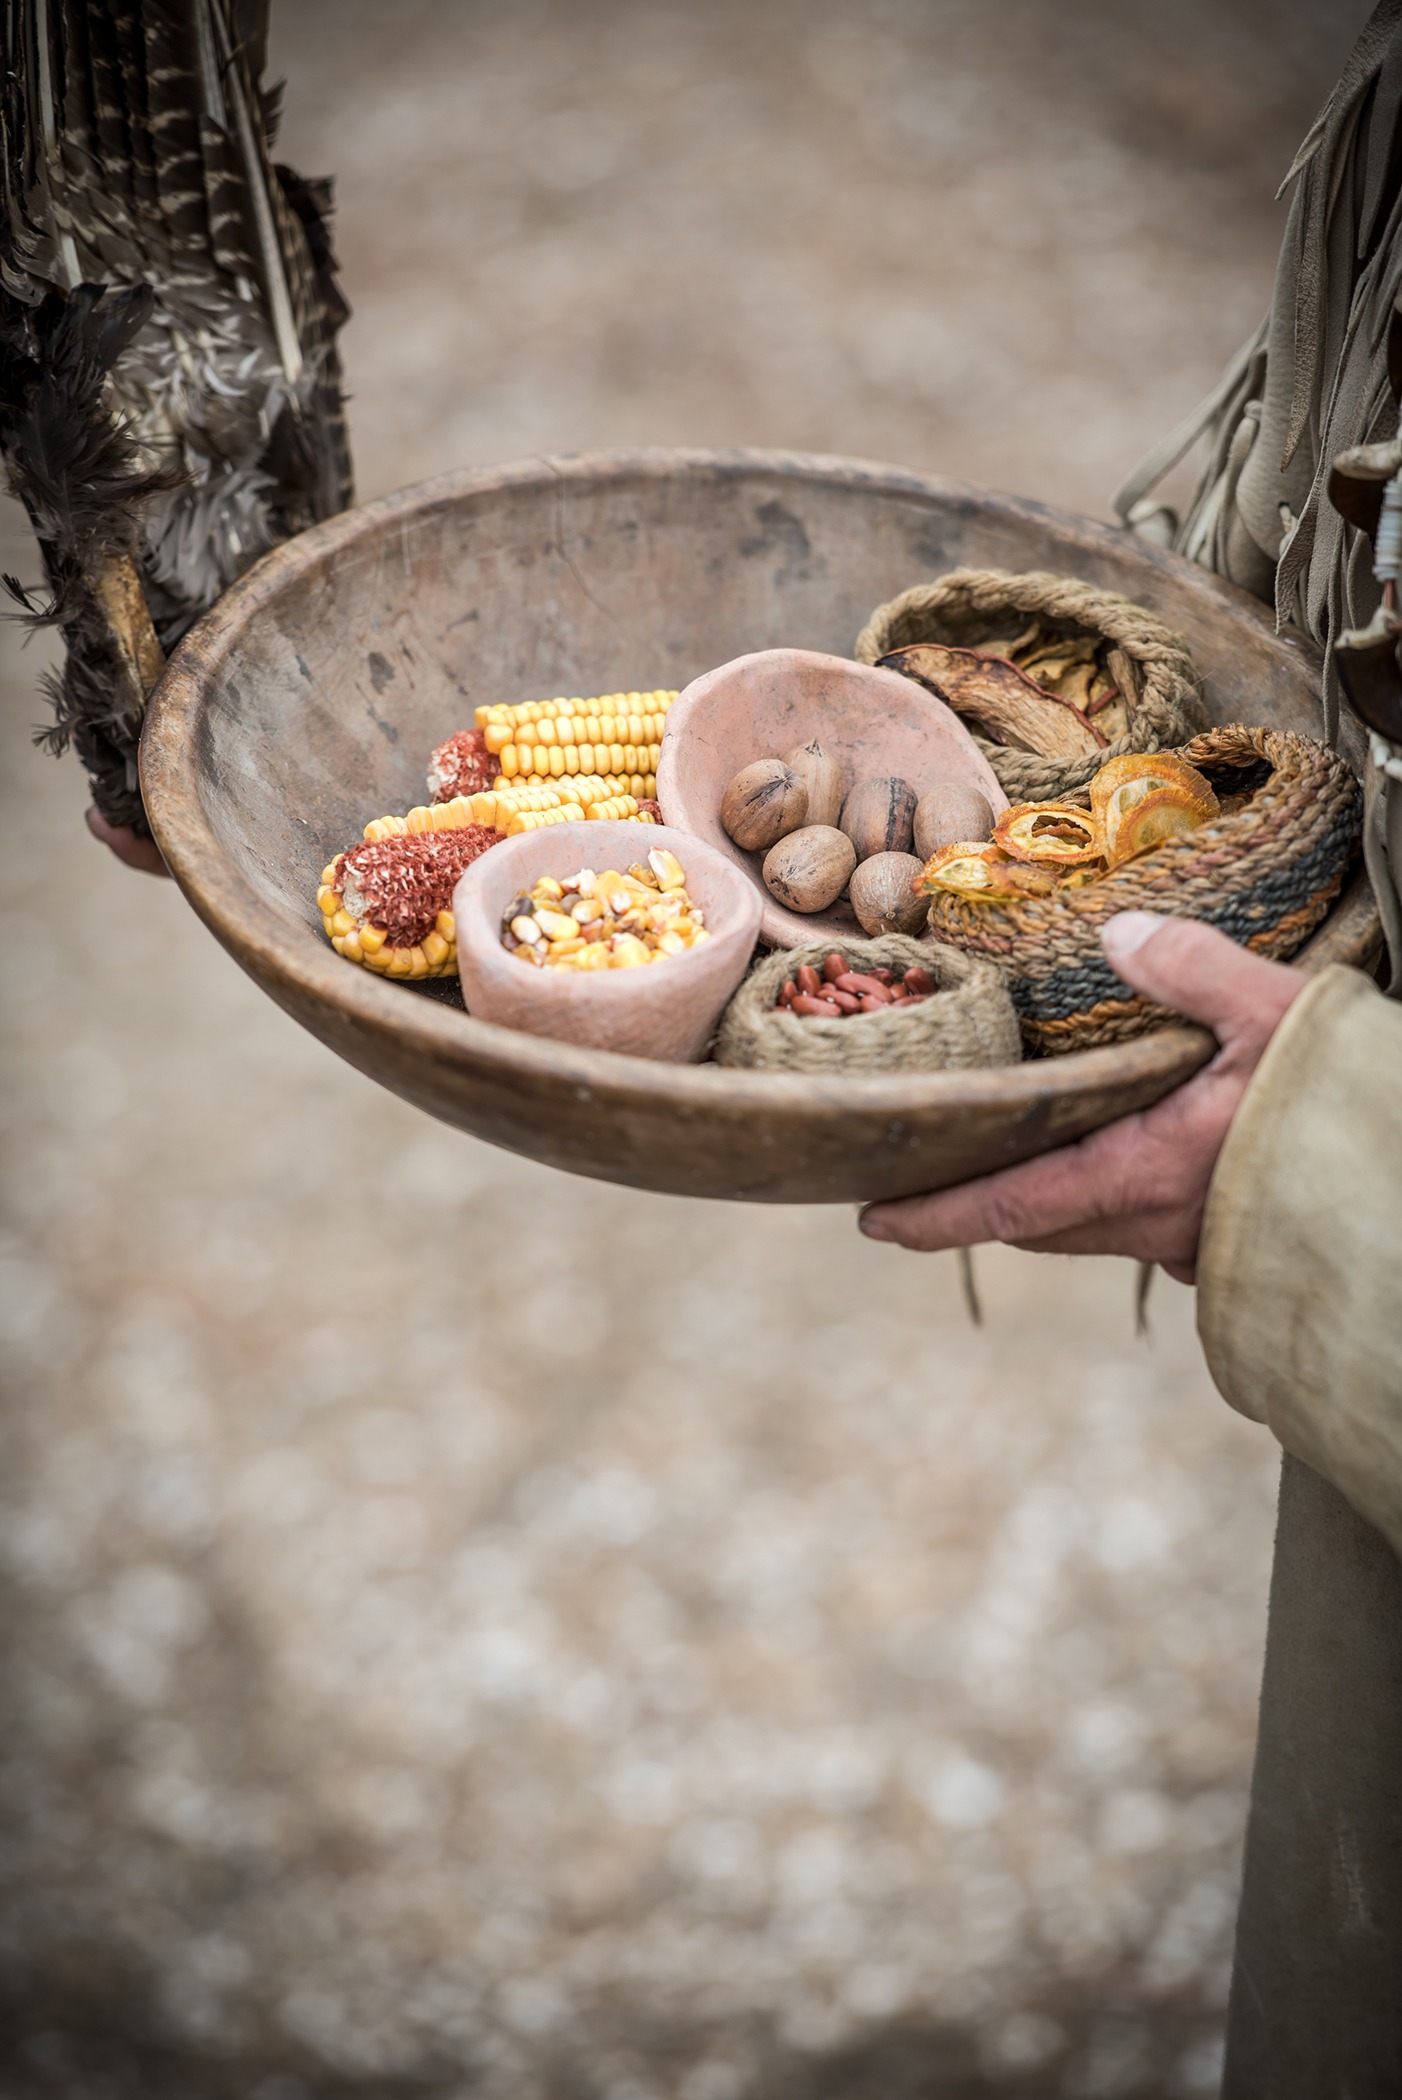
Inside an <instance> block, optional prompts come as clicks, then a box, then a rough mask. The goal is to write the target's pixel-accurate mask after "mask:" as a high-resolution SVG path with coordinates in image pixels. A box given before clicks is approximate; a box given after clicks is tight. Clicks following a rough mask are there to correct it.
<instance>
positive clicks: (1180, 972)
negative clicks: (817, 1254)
mask: <svg viewBox="0 0 1402 2100" xmlns="http://www.w3.org/2000/svg"><path fill="white" fill-rule="evenodd" d="M1101 939H1102V941H1103V943H1104V947H1105V953H1106V955H1107V956H1108V957H1109V960H1110V963H1111V965H1112V967H1113V969H1114V970H1115V973H1116V975H1117V976H1119V977H1122V978H1123V979H1124V981H1125V983H1126V984H1128V985H1131V986H1132V987H1133V989H1134V990H1135V991H1136V992H1142V993H1144V994H1145V996H1146V997H1147V998H1150V999H1153V1000H1155V1001H1156V1002H1157V1003H1158V1004H1159V1005H1161V1006H1167V1007H1171V1008H1172V1009H1173V1010H1174V1011H1175V1012H1176V1013H1180V1014H1183V1015H1185V1016H1186V1017H1187V1018H1188V1019H1189V1020H1190V1021H1200V1022H1202V1023H1203V1024H1204V1026H1206V1027H1208V1028H1210V1029H1211V1030H1212V1032H1213V1034H1214V1035H1215V1036H1216V1038H1217V1041H1218V1045H1219V1048H1218V1051H1217V1055H1216V1056H1215V1057H1214V1058H1213V1059H1212V1062H1211V1063H1210V1064H1208V1065H1205V1066H1204V1067H1203V1069H1202V1071H1200V1072H1197V1073H1195V1074H1194V1075H1193V1077H1192V1078H1191V1079H1189V1080H1188V1081H1186V1082H1185V1084H1184V1085H1182V1086H1180V1087H1176V1088H1175V1089H1174V1091H1173V1092H1172V1093H1171V1094H1168V1095H1166V1096H1165V1098H1164V1099H1163V1100H1162V1101H1159V1102H1156V1103H1155V1105H1154V1107H1153V1108H1149V1109H1143V1110H1141V1111H1140V1113H1139V1114H1137V1115H1133V1116H1125V1117H1124V1118H1123V1119H1122V1120H1121V1121H1120V1122H1118V1123H1109V1124H1107V1125H1106V1126H1105V1128H1104V1129H1103V1130H1095V1131H1092V1132H1091V1134H1090V1136H1089V1137H1084V1138H1081V1139H1080V1140H1079V1141H1078V1142H1077V1143H1076V1144H1074V1145H1064V1146H1062V1147H1061V1149H1060V1150H1059V1151H1056V1152H1046V1153H1043V1155H1042V1156H1041V1158H1040V1159H1029V1160H1027V1161H1025V1162H1024V1164H1023V1165H1021V1166H1018V1167H1005V1168H1004V1169H1003V1170H1002V1172H1001V1173H997V1174H986V1175H984V1176H982V1178H981V1179H979V1180H977V1181H968V1182H965V1183H963V1185H962V1186H961V1187H959V1188H952V1189H942V1190H940V1191H939V1192H938V1193H936V1194H934V1195H929V1196H904V1197H901V1198H900V1199H899V1200H897V1201H895V1202H890V1203H873V1204H870V1205H869V1206H868V1207H867V1209H865V1210H864V1211H863V1212H862V1214H861V1216H860V1218H859V1220H858V1223H859V1224H860V1226H861V1229H862V1231H863V1232H864V1233H866V1235H867V1236H868V1238H869V1239H874V1240H894V1241H896V1242H897V1244H898V1245H900V1246H902V1247H910V1248H914V1249H917V1250H920V1251H922V1252H926V1253H930V1252H933V1251H934V1250H935V1249H937V1248H941V1247H971V1246H976V1245H977V1244H978V1243H979V1242H980V1241H982V1240H1003V1241H1005V1242H1006V1243H1007V1245H1009V1246H1011V1247H1024V1248H1027V1249H1029V1250H1031V1251H1032V1252H1035V1253H1042V1254H1127V1255H1129V1256H1131V1257H1132V1258H1135V1259H1137V1260H1139V1261H1151V1262H1157V1263H1159V1265H1160V1266H1161V1267H1162V1268H1164V1269H1166V1270H1167V1271H1168V1273H1169V1275H1170V1276H1173V1277H1176V1279H1177V1280H1178V1282H1180V1283H1191V1282H1192V1281H1193V1278H1194V1275H1195V1273H1196V1269H1197V1254H1198V1237H1199V1234H1200V1233H1201V1231H1202V1214H1203V1207H1204V1205H1205V1204H1206V1201H1207V1188H1208V1183H1209V1182H1210V1181H1211V1179H1212V1170H1213V1168H1214V1167H1215V1166H1216V1164H1217V1155H1218V1153H1219V1152H1220V1151H1221V1149H1222V1143H1223V1140H1224V1139H1225V1137H1226V1135H1227V1130H1228V1127H1229V1126H1230V1124H1231V1120H1232V1117H1233V1116H1234V1115H1235V1114H1236V1111H1237V1107H1238V1104H1239V1103H1240V1101H1241V1097H1242V1095H1243V1094H1244V1093H1245V1092H1246V1088H1247V1083H1248V1081H1249V1080H1250V1078H1251V1075H1252V1073H1253V1072H1254V1071H1255V1069H1256V1067H1257V1065H1258V1064H1259V1063H1260V1060H1261V1055H1262V1053H1263V1051H1264V1050H1265V1047H1266V1045H1267V1043H1268V1042H1269V1041H1270V1039H1271V1037H1272V1035H1273V1034H1274V1033H1275V1030H1276V1028H1277V1027H1278V1026H1279V1024H1280V1021H1281V1020H1282V1018H1283V1016H1284V1014H1285V1011H1286V1009H1287V1008H1288V1006H1289V1005H1290V1002H1291V1001H1292V1000H1293V999H1294V998H1296V997H1297V996H1298V994H1299V993H1300V992H1302V991H1303V990H1304V988H1305V985H1306V983H1307V982H1308V979H1306V978H1305V977H1303V976H1302V975H1301V974H1300V972H1299V971H1298V970H1292V969H1290V968H1288V967H1287V966H1286V965H1285V964H1284V963H1273V962H1264V961H1263V960H1262V959H1261V957H1260V956H1257V955H1252V954H1250V953H1249V951H1248V950H1246V949H1245V948H1239V947H1238V946H1237V945H1236V943H1235V942H1234V941H1230V940H1228V939H1227V937H1226V935H1225V934H1222V933H1218V932H1216V931H1215V930H1214V929H1213V928H1212V927H1210V926H1203V925H1200V924H1198V923H1197V922H1196V921H1194V920H1192V919H1171V918H1164V917H1162V916H1161V915H1160V914H1159V913H1157V912H1147V911H1124V912H1119V913H1117V914H1116V916H1115V917H1114V918H1113V919H1110V920H1108V921H1107V923H1106V925H1105V927H1104V930H1103V932H1102V935H1101Z"/></svg>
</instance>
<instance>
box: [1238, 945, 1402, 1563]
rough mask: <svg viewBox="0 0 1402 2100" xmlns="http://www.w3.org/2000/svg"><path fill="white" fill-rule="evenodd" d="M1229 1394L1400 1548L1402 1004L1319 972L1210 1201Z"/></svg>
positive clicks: (1348, 975) (1276, 1049)
mask: <svg viewBox="0 0 1402 2100" xmlns="http://www.w3.org/2000/svg"><path fill="white" fill-rule="evenodd" d="M1198 1332H1199V1334H1200V1335H1201V1337H1202V1344H1203V1348H1204V1350H1205V1352H1206V1355H1207V1362H1208V1367H1209V1369H1210V1370H1211V1372H1212V1376H1213V1378H1214V1379H1215V1380H1216V1383H1217V1386H1218V1389H1219V1390H1220V1391H1221V1393H1222V1394H1223V1396H1224V1397H1225V1398H1226V1399H1227V1400H1229V1401H1230V1402H1231V1404H1232V1406H1233V1407H1235V1408H1237V1409H1239V1410H1240V1412H1241V1413H1242V1414H1244V1415H1250V1416H1252V1417H1253V1418H1254V1419H1255V1420H1256V1421H1258V1422H1266V1423H1268V1424H1269V1425H1270V1427H1271V1429H1272V1430H1273V1431H1274V1432H1275V1434H1276V1436H1277V1437H1278V1438H1279V1439H1280V1442H1281V1443H1282V1444H1284V1446H1285V1448H1286V1449H1287V1450H1288V1451H1293V1452H1294V1453H1295V1455H1296V1457H1297V1458H1302V1459H1304V1461H1305V1463H1306V1464H1307V1465H1310V1466H1313V1467H1314V1469H1315V1471H1316V1472H1318V1473H1322V1474H1323V1475H1324V1476H1325V1478H1326V1479H1327V1480H1331V1481H1332V1482H1333V1483H1334V1485H1335V1487H1337V1488H1338V1489H1339V1491H1340V1493H1341V1494H1343V1495H1345V1496H1346V1497H1347V1498H1348V1500H1349V1501H1350V1502H1351V1503H1352V1504H1353V1506H1354V1508H1355V1509H1356V1510H1357V1511H1358V1512H1359V1514H1360V1515H1361V1516H1363V1517H1366V1518H1367V1520H1368V1521H1369V1523H1371V1524H1375V1525H1376V1526H1377V1528H1378V1529H1379V1531H1381V1532H1382V1533H1383V1534H1384V1535H1385V1536H1386V1537H1387V1538H1388V1540H1389V1541H1390V1542H1391V1544H1392V1547H1393V1550H1394V1551H1395V1552H1397V1553H1398V1554H1402V1005H1396V1004H1394V1003H1393V1002H1391V1001H1390V1000H1387V999H1385V998H1384V997H1383V996H1382V994H1381V993H1380V992H1379V991H1378V990H1377V988H1376V987H1375V986H1374V985H1373V984H1372V983H1371V982H1370V981H1369V979H1368V978H1366V977H1364V976H1362V975H1361V974H1360V973H1359V972H1358V971H1357V970H1347V969H1341V968H1333V969H1328V970H1325V971H1322V972H1321V974H1320V975H1319V976H1318V977H1317V978H1315V979H1314V980H1313V982H1312V983H1311V984H1310V986H1309V988H1308V989H1307V990H1306V991H1304V992H1302V993H1301V994H1300V996H1299V998H1297V999H1296V1001H1295V1003H1294V1005H1293V1006H1292V1007H1291V1008H1290V1010H1289V1012H1288V1013H1287V1014H1286V1016H1285V1019H1284V1020H1283V1021H1282V1022H1281V1024H1280V1027H1279V1028H1278V1029H1277V1030H1276V1032H1275V1035H1274V1036H1273V1038H1272V1039H1271V1042H1270V1045H1269V1047H1268V1048H1267V1051H1266V1054H1265V1056H1264V1057H1263V1058H1262V1060H1261V1062H1260V1064H1259V1065H1258V1066H1257V1068H1256V1072H1255V1075H1254V1077H1253V1079H1252V1081H1251V1084H1250V1086H1249V1087H1248V1089H1247V1091H1246V1094H1245V1096H1244V1097H1243V1099H1242V1103H1241V1106H1240V1108H1239V1109H1238V1110H1237V1113H1236V1116H1235V1118H1234V1120H1233V1122H1232V1127H1231V1129H1230V1131H1229V1132H1228V1134H1227V1141H1226V1143H1225V1145H1224V1146H1223V1148H1222V1151H1221V1154H1220V1156H1219V1158H1218V1161H1217V1168H1216V1171H1215V1173H1214V1175H1213V1178H1212V1185H1211V1188H1210V1189H1209V1191H1208V1198H1207V1210H1206V1214H1205V1217H1204V1220H1203V1230H1202V1240H1201V1245H1200V1248H1199V1253H1198Z"/></svg>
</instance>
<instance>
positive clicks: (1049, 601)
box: [853, 569, 1207, 802]
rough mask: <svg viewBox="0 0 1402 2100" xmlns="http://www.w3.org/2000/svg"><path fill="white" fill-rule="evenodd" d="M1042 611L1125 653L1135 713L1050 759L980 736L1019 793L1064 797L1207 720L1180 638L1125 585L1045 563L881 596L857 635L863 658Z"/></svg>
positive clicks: (1013, 794) (1067, 628) (1116, 663)
mask: <svg viewBox="0 0 1402 2100" xmlns="http://www.w3.org/2000/svg"><path fill="white" fill-rule="evenodd" d="M1031 619H1036V620H1040V621H1041V622H1042V623H1043V624H1044V625H1045V626H1047V627H1048V628H1050V629H1052V630H1059V631H1060V632H1062V633H1065V634H1068V635H1083V634H1084V635H1094V636H1096V637H1097V638H1099V639H1101V640H1103V641H1105V642H1107V643H1108V644H1109V645H1110V647H1111V649H1112V651H1114V652H1115V654H1114V656H1113V658H1112V663H1113V668H1114V671H1115V674H1116V682H1117V683H1118V684H1119V685H1120V688H1121V691H1122V693H1123V697H1124V701H1125V710H1126V713H1127V714H1128V717H1129V729H1128V732H1127V734H1126V735H1124V736H1121V737H1117V738H1115V739H1114V741H1113V742H1111V743H1110V744H1108V745H1107V746H1106V748H1105V749H1104V750H1103V751H1095V752H1092V753H1090V755H1089V756H1087V757H1085V758H1076V759H1069V760H1068V759H1056V758H1041V757H1038V756H1037V754H1036V753H1035V752H1029V751H1015V750H1013V749H1011V748H1010V747H1009V746H1008V745H1006V744H995V743H992V742H990V741H989V739H988V738H986V737H976V739H975V741H976V742H977V744H978V747H979V749H980V750H981V751H982V752H983V755H984V757H985V758H986V759H987V760H988V762H989V764H990V765H991V766H992V768H993V770H994V772H995V773H996V774H997V776H998V779H999V781H1000V782H1001V784H1002V787H1003V791H1004V793H1005V794H1006V795H1007V796H1008V799H1009V800H1010V801H1012V802H1047V801H1057V800H1062V799H1064V798H1065V797H1066V796H1067V795H1069V794H1073V793H1074V792H1075V790H1076V789H1078V788H1082V787H1084V786H1085V784H1086V782H1087V781H1088V780H1089V779H1091V777H1092V776H1093V775H1094V774H1095V773H1098V772H1099V770H1100V768H1101V766H1103V765H1104V763H1105V761H1106V760H1107V759H1110V758H1118V757H1120V756H1121V755H1122V754H1123V753H1124V752H1126V751H1164V750H1170V749H1172V748H1173V747H1175V746H1176V745H1179V744H1182V743H1183V742H1184V740H1185V739H1186V738H1188V737H1190V736H1192V735H1194V734H1195V733H1196V732H1198V731H1199V730H1204V729H1206V727H1207V710H1206V708H1205V707H1204V706H1203V702H1202V694H1201V692H1200V690H1199V679H1198V674H1197V671H1196V670H1195V669H1194V666H1193V660H1192V658H1191V657H1190V656H1189V654H1188V651H1187V648H1186V646H1185V645H1184V643H1183V641H1182V640H1181V639H1180V637H1179V636H1178V635H1176V634H1174V632H1173V631H1172V629H1171V628H1169V627H1165V625H1164V623H1163V621H1162V620H1159V619H1156V618H1155V617H1154V615H1153V614H1152V613H1151V612H1146V611H1145V609H1144V607H1143V606H1142V605H1135V604H1134V603H1133V601H1132V600H1131V599H1129V598H1126V597H1124V596H1122V595H1121V593H1120V592H1118V591H1105V590H1101V589H1100V588H1099V587H1098V586H1097V585H1095V584H1091V583H1082V582H1079V581H1078V580H1077V579H1076V578H1075V577H1074V576H1054V575H1051V574H1050V573H1048V572H1047V571H1045V570H1042V569H1034V570H1031V571H1029V572H1028V573H1026V574H1025V575H1016V574H1014V573H1013V572H1012V571H1011V570H1009V569H952V570H951V571H950V573H949V574H948V575H947V576H941V577H939V578H938V579H937V581H935V582H934V583H918V584H916V585H915V586H914V587H913V588H912V589H911V590H908V591H902V592H901V594H900V596H899V597H898V598H891V599H888V600H887V602H886V604H885V605H879V606H878V607H877V608H876V611H875V612H874V613H873V614H872V616H871V618H870V619H869V620H868V621H867V624H866V626H865V627H864V628H863V629H862V631H861V633H860V634H859V635H858V637H857V645H856V648H855V649H854V651H853V654H854V655H855V656H856V658H857V660H858V662H859V663H864V664H874V663H875V662H876V660H877V658H878V657H882V656H886V655H889V653H890V652H891V650H893V649H906V648H909V647H910V646H911V644H912V643H915V642H944V643H947V644H950V645H951V646H953V647H955V648H959V649H977V648H980V647H981V646H982V645H983V644H984V643H985V642H987V641H988V640H990V639H991V638H992V637H993V636H995V635H1005V634H1006V633H1007V631H1008V626H1009V622H1010V620H1011V621H1014V622H1016V623H1017V624H1022V623H1025V622H1026V621H1028V620H1031Z"/></svg>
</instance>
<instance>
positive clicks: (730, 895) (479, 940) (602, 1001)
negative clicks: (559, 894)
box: [453, 822, 760, 1064]
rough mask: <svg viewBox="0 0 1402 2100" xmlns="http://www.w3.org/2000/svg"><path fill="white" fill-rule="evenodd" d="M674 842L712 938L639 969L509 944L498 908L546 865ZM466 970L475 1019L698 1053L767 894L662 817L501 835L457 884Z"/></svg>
mask: <svg viewBox="0 0 1402 2100" xmlns="http://www.w3.org/2000/svg"><path fill="white" fill-rule="evenodd" d="M658 847H661V848H664V849H665V850H666V851H668V852H670V853H673V854H675V856H676V858H677V859H678V860H679V861H680V862H681V865H682V868H683V869H684V871H685V874H686V889H687V894H688V895H689V896H690V898H691V900H692V902H693V903H694V904H696V905H698V906H699V907H700V909H701V911H702V912H703V914H704V918H705V926H706V931H707V934H708V935H709V938H708V939H707V940H705V941H702V942H701V943H700V944H699V945H698V946H696V947H694V948H688V949H687V950H686V951H685V952H684V953H683V954H681V955H669V956H667V957H665V958H664V959H662V960H659V961H656V962H649V963H643V964H640V965H639V966H638V967H637V968H635V969H631V970H590V971H580V970H566V969H556V968H552V967H550V966H548V965H547V966H546V967H544V968H539V969H538V968H535V967H534V966H533V965H531V964H530V963H525V962H521V961H519V960H518V959H517V957H516V956H515V955H513V954H512V953H511V951H510V950H509V949H507V948H506V947H504V946H503V945H502V938H501V931H502V924H501V922H502V913H503V912H504V911H505V909H506V907H507V906H508V905H509V904H510V903H511V901H512V899H513V898H515V897H519V896H523V895H525V894H527V893H528V892H529V891H530V889H531V886H532V885H533V883H535V882H536V881H537V880H538V879H539V877H540V876H542V875H553V876H554V877H555V879H556V881H557V882H560V881H563V880H564V879H565V878H566V877H567V876H570V875H573V874H575V873H577V871H578V870H579V869H580V868H592V869H593V870H594V872H595V873H596V874H602V873H603V872H604V871H605V870H606V869H610V868H611V869H613V870H614V871H615V872H616V873H619V874H623V873H625V872H626V871H627V869H628V868H629V867H630V866H631V865H632V864H633V863H634V862H641V863H643V864H644V865H646V862H647V857H648V854H649V853H650V852H652V851H653V850H654V849H655V848H658ZM453 913H454V916H455V918H456V920H457V941H458V974H459V976H460V977H461V979H462V992H463V998H464V999H465V1000H466V1002H467V1010H468V1012H469V1013H470V1014H471V1015H472V1016H473V1018H474V1019H475V1020H478V1021H494V1022H495V1023H496V1024H497V1026H498V1027H500V1028H517V1029H520V1030H522V1031H523V1032H524V1033H525V1034H527V1035H543V1036H551V1037H553V1038H554V1039H555V1040H556V1041H559V1042H566V1043H583V1044H586V1045H587V1046H588V1047H589V1048H590V1049H591V1050H617V1051H620V1052H622V1054H623V1055H624V1056H626V1057H651V1058H657V1059H659V1060H661V1061H662V1062H664V1063H667V1064H696V1063H698V1062H699V1060H700V1059H701V1058H702V1057H704V1055H705V1053H706V1048H707V1045H708V1044H709V1042H710V1040H711V1037H712V1036H713V1035H714V1033H715V1029H716V1023H717V1022H718V1021H719V1019H720V1016H721V1013H722V1012H723V1010H724V1008H725V1006H726V1004H727V1002H728V1001H729V999H730V997H731V995H732V993H733V992H734V991H735V989H736V987H737V985H738V984H739V983H740V980H741V978H742V977H743V976H744V974H745V971H746V970H747V969H748V967H749V962H750V957H751V955H752V954H753V953H754V946H755V942H756V940H757V939H758V937H759V919H760V900H759V895H758V893H757V891H756V890H755V887H754V884H753V883H752V882H751V881H750V879H749V877H748V876H747V875H745V874H744V873H742V872H741V870H740V869H738V868H736V867H735V866H733V864H732V863H731V862H730V861H729V860H727V859H726V857H725V855H724V854H722V853H718V852H717V851H716V850H715V848H714V847H712V846H707V845H704V844H703V843H702V841H701V840H700V839H694V838H692V837H690V836H689V835H688V834H687V833H686V832H684V831H674V830H672V829H671V827H670V826H668V825H665V824H617V823H600V824H591V823H587V822H586V823H579V824H551V825H546V826H543V827H542V828H541V829H540V830H539V831H524V832H521V833H520V834H518V836H517V837H515V838H510V839H504V840H503V841H502V843H501V844H500V845H499V846H493V847H492V849H491V851H490V852H488V853H484V854H483V855H482V856H481V858H480V860H476V861H474V862H473V864H472V866H471V867H470V868H468V869H467V871H466V873H465V874H464V875H463V878H462V880H461V882H459V884H458V886H457V889H456V890H455V891H454V893H453Z"/></svg>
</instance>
